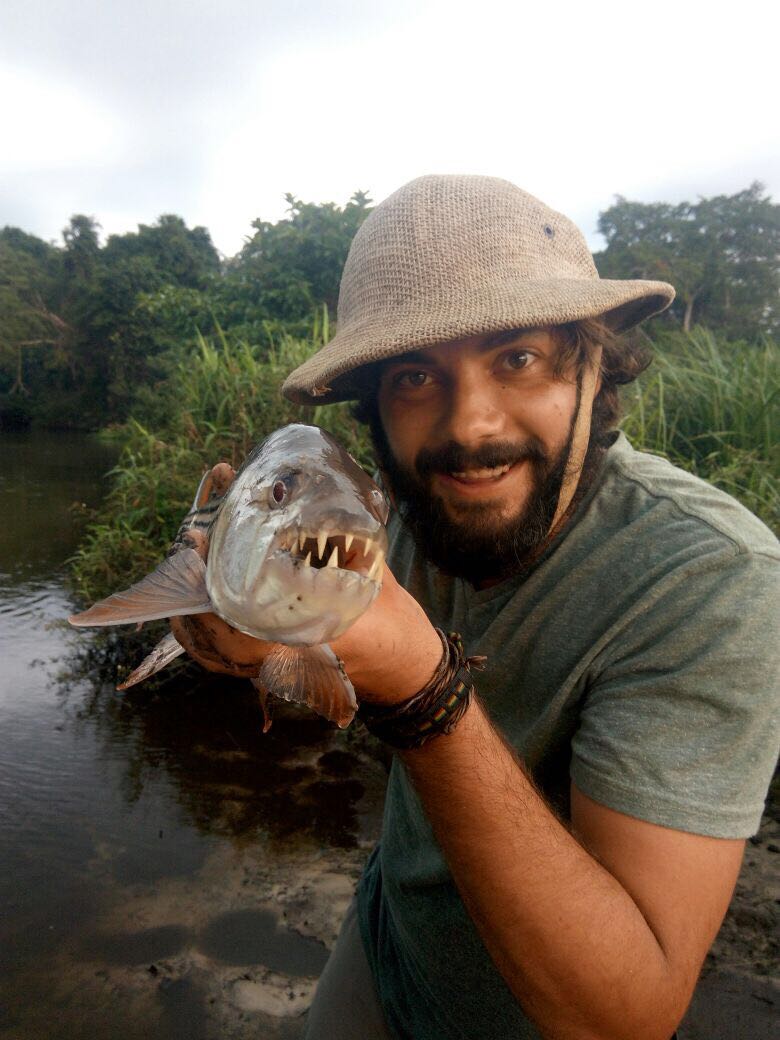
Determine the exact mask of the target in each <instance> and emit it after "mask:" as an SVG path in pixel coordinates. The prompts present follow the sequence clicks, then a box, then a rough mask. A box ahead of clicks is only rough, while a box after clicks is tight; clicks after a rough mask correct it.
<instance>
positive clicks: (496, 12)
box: [0, 0, 780, 253]
mask: <svg viewBox="0 0 780 1040" xmlns="http://www.w3.org/2000/svg"><path fill="white" fill-rule="evenodd" d="M626 11H627V8H626V7H625V4H624V3H617V2H615V0H601V3H596V4H588V5H583V4H581V3H580V4H577V3H569V2H559V3H557V4H554V5H549V6H548V7H546V8H542V7H541V6H533V5H525V4H517V3H515V2H509V0H505V2H501V0H480V2H479V3H474V2H473V0H469V2H468V3H465V2H460V0H450V2H449V3H444V2H443V0H419V2H418V3H416V4H412V2H411V0H398V2H396V3H394V4H392V5H391V4H389V3H387V4H375V5H365V4H361V3H358V2H356V0H328V2H325V0H322V2H320V3H315V2H312V0H309V2H299V3H295V2H292V0H266V2H264V3H262V4H258V3H256V2H255V0H225V2H223V3H222V4H220V5H216V4H214V3H212V2H210V0H208V2H206V0H167V2H161V0H157V2H156V3H151V2H148V0H136V3H134V4H132V5H130V4H126V5H120V6H118V5H113V4H106V3H104V2H102V0H80V2H78V3H75V4H74V3H72V2H64V0H27V2H26V3H24V4H21V3H19V0H5V4H4V5H3V8H2V10H1V11H0V68H5V69H6V76H12V77H16V79H15V80H14V82H15V83H16V84H17V86H16V87H14V88H13V90H14V93H13V94H12V95H11V96H12V97H14V98H15V99H18V102H17V107H16V109H15V110H14V112H13V114H12V115H11V116H10V117H7V118H10V119H11V120H12V122H11V123H10V126H9V128H8V130H7V134H6V135H5V136H4V140H5V141H11V142H12V144H13V147H12V148H10V149H6V150H5V155H6V156H8V155H9V154H10V155H11V156H12V158H11V159H10V160H7V159H2V160H0V170H2V173H3V177H4V186H5V188H6V190H5V192H4V197H5V201H4V205H3V210H2V212H0V222H2V221H4V220H9V221H11V222H16V221H21V218H22V216H23V217H24V219H25V221H27V220H28V219H31V220H32V221H33V222H32V223H26V224H25V226H26V227H27V229H28V230H33V231H36V232H37V233H41V228H43V227H46V228H57V229H58V228H59V227H60V226H62V224H64V223H65V221H66V220H67V217H68V216H69V215H70V213H71V212H74V211H75V210H83V211H86V212H89V213H95V214H96V215H97V216H98V219H100V220H101V221H102V222H103V223H104V226H106V227H110V229H111V230H121V228H120V227H119V226H117V222H120V221H122V220H126V219H127V220H130V221H131V225H130V226H132V225H134V224H135V223H137V222H138V221H144V222H149V221H152V220H154V219H155V218H156V216H158V215H159V214H160V213H161V212H178V213H181V215H182V216H184V217H185V219H187V220H188V221H189V222H190V223H201V224H205V225H206V226H207V227H209V228H210V229H211V231H212V233H213V237H214V239H215V241H216V243H217V244H218V246H219V247H220V248H221V249H222V250H223V251H224V252H226V253H232V252H234V251H235V250H236V249H238V248H239V247H240V245H241V242H242V239H243V237H244V236H245V235H247V234H249V233H250V231H251V228H250V224H251V221H252V219H253V218H255V217H263V218H264V219H277V218H278V217H280V216H281V215H282V214H283V212H284V209H285V203H284V193H285V192H287V191H290V192H293V193H294V194H296V195H297V196H299V197H301V198H303V199H305V200H306V201H327V200H332V201H336V202H339V203H342V204H343V203H344V202H346V200H347V199H348V197H349V196H350V194H351V193H352V192H353V191H354V190H356V189H358V188H361V189H365V190H368V191H370V193H371V195H372V197H373V198H374V199H375V200H379V199H381V198H382V197H384V196H385V195H387V194H388V193H389V192H391V191H393V190H394V189H395V188H397V187H398V186H400V184H402V183H403V182H404V181H406V180H408V179H410V178H411V177H414V176H417V175H419V174H421V173H428V172H436V171H440V172H447V171H450V172H475V173H490V174H494V175H498V176H504V177H507V178H508V179H510V180H513V181H515V182H516V183H518V184H520V185H521V186H522V187H524V188H526V189H527V190H529V191H531V192H533V193H534V194H537V195H539V196H540V197H541V198H543V199H544V200H545V201H546V202H548V203H549V204H550V205H553V206H555V207H557V208H559V209H562V210H563V211H564V212H567V213H568V214H569V215H571V216H572V217H574V218H576V219H579V220H580V221H581V222H582V223H583V230H585V231H586V234H589V235H592V234H593V231H594V229H595V221H596V214H597V212H598V209H599V208H603V207H604V206H605V205H608V204H609V202H610V201H611V198H612V196H613V195H614V194H615V193H618V192H619V193H622V194H624V195H627V196H629V197H635V198H643V199H652V198H662V197H665V196H664V192H668V191H672V190H680V191H683V190H685V191H687V192H688V195H689V196H694V195H696V194H699V193H701V194H714V193H716V192H721V191H731V190H738V188H739V187H744V186H746V185H747V184H748V183H749V182H750V181H751V180H753V179H755V178H756V177H757V176H758V177H759V178H762V179H764V180H765V181H766V182H767V184H768V187H769V188H770V190H774V191H777V190H780V162H779V161H778V160H777V158H776V156H777V154H778V152H780V149H778V147H777V145H778V122H777V120H776V117H775V114H774V111H773V103H772V99H773V96H774V92H775V88H774V73H773V69H774V65H775V62H774V54H773V50H774V40H775V39H776V32H774V31H772V23H773V22H774V23H775V24H776V23H777V15H776V14H774V13H773V11H774V8H772V7H771V6H770V5H768V4H761V3H759V2H757V0H743V2H742V3H741V5H740V8H739V11H738V12H736V11H735V12H732V17H731V18H730V20H729V21H728V22H725V21H722V20H719V18H718V17H717V14H716V13H714V12H711V13H710V15H708V16H707V17H706V18H704V17H702V15H701V10H700V8H699V7H698V5H684V4H679V3H678V4H673V3H671V2H669V0H657V3H656V4H655V5H654V6H653V8H652V9H647V10H646V11H639V10H638V9H637V10H636V11H634V12H633V14H632V16H631V17H632V20H631V21H630V22H629V21H627V16H626ZM3 63H4V64H3ZM20 77H21V79H22V80H23V82H21V81H20V79H19V78H20ZM20 82H21V85H19V84H20ZM4 96H8V95H5V94H4ZM37 127H44V128H45V129H46V132H45V133H43V134H41V133H39V132H38V131H37V129H36V128H37ZM47 142H48V143H47ZM48 144H51V147H49V146H48ZM772 156H775V158H774V159H773V158H772ZM46 169H48V170H49V171H50V174H49V180H48V181H47V180H46V178H45V177H44V176H43V174H44V171H45V170H46ZM32 174H35V176H34V177H32ZM675 186H676V187H675ZM33 190H34V191H35V193H36V194H35V198H31V197H29V193H30V192H32V191H33ZM20 200H23V203H24V204H23V205H20ZM53 200H56V202H57V204H58V205H61V206H62V211H61V212H60V215H59V216H58V217H57V218H56V223H54V224H51V223H48V222H49V221H51V220H52V219H53V218H52V217H51V212H52V205H53ZM36 214H37V216H36ZM48 233H49V234H51V233H53V232H52V231H49V232H48Z"/></svg>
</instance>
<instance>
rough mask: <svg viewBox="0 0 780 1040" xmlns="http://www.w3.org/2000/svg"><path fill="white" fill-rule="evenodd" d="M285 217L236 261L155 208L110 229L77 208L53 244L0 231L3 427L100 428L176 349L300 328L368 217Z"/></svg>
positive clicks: (312, 209)
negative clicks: (221, 332)
mask: <svg viewBox="0 0 780 1040" xmlns="http://www.w3.org/2000/svg"><path fill="white" fill-rule="evenodd" d="M287 202H288V206H289V210H288V216H287V217H286V218H285V219H284V220H280V221H277V222H276V223H275V224H271V223H269V222H267V221H261V220H256V221H254V223H253V225H252V228H253V232H252V235H251V237H249V238H248V239H247V242H246V244H245V246H244V247H243V249H242V250H241V251H240V252H239V253H238V254H237V256H235V257H233V258H232V259H229V260H225V259H220V257H219V255H218V253H217V251H216V249H215V248H214V246H213V245H212V242H211V237H210V235H209V233H208V231H207V230H206V228H203V227H196V228H188V227H187V226H186V224H185V222H184V221H183V220H182V218H181V217H178V216H173V215H164V216H161V217H160V218H159V220H158V221H157V223H155V224H153V225H149V226H147V225H143V224H142V225H140V226H139V228H138V231H137V232H133V233H129V234H125V235H110V236H109V238H108V240H107V242H106V243H105V244H103V245H101V243H100V240H99V224H98V223H97V222H96V221H95V219H94V218H93V217H88V216H84V215H77V216H74V217H72V218H71V220H70V222H69V224H68V226H67V227H66V228H65V230H64V231H63V234H62V237H63V244H62V246H61V247H60V246H55V245H51V244H49V243H46V242H43V241H41V240H40V239H38V238H36V237H35V236H34V235H28V234H26V233H25V232H24V231H21V230H19V229H18V228H12V227H6V228H2V229H0V427H2V426H3V425H4V424H5V425H8V426H11V425H17V426H18V425H25V424H27V423H30V422H35V423H38V424H40V425H45V426H49V427H54V428H57V427H69V426H72V427H78V428H86V429H96V428H98V427H100V426H105V425H106V424H107V423H111V422H123V421H125V420H126V419H127V418H128V417H129V416H130V415H133V414H136V412H137V405H138V398H139V395H143V394H144V393H145V392H146V391H147V390H148V389H149V388H152V389H155V390H156V389H157V388H158V387H159V385H160V383H161V380H162V379H164V377H165V373H166V372H167V371H169V369H170V363H171V360H172V358H171V355H172V354H173V355H176V353H177V351H178V348H179V347H181V346H186V345H189V346H190V347H191V348H192V349H193V350H194V349H196V345H197V337H198V334H201V335H205V336H211V335H213V334H215V333H216V331H217V329H218V328H221V329H225V330H228V329H229V330H230V332H231V335H232V336H233V337H237V338H240V339H246V340H248V341H250V342H252V343H254V344H257V345H258V346H259V347H260V348H263V349H266V350H267V349H270V348H271V346H272V343H273V341H274V340H275V338H276V337H277V336H278V335H279V334H280V333H282V332H287V333H289V334H292V335H298V336H305V335H307V334H308V330H309V328H310V326H311V321H312V315H313V313H314V312H315V311H316V310H317V308H318V307H320V306H321V305H322V304H326V305H327V306H329V307H330V308H331V310H333V309H335V302H336V298H337V295H338V283H339V276H340V273H341V268H342V267H343V265H344V261H345V259H346V256H347V251H348V249H349V245H350V242H351V241H352V238H353V237H354V235H355V232H356V231H357V229H358V227H359V226H360V224H361V222H362V221H363V220H364V219H365V217H366V214H367V213H368V212H369V202H370V200H369V199H368V197H367V196H366V195H365V194H364V193H362V192H357V193H356V194H355V195H354V196H353V197H352V199H351V200H350V201H349V202H348V203H347V204H346V206H344V207H343V208H342V207H339V206H336V205H334V204H333V203H325V204H323V205H315V204H313V203H304V202H301V201H300V200H298V199H295V198H293V197H292V196H291V195H288V196H287Z"/></svg>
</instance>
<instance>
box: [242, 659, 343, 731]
mask: <svg viewBox="0 0 780 1040" xmlns="http://www.w3.org/2000/svg"><path fill="white" fill-rule="evenodd" d="M259 681H260V684H261V685H262V686H264V687H265V688H266V689H267V690H268V692H269V693H273V694H274V695H275V696H276V697H282V698H283V699H284V700H286V701H297V702H298V703H299V704H307V705H308V706H309V707H310V708H313V709H314V711H316V712H317V713H318V714H320V715H324V716H325V718H326V719H329V720H330V721H331V722H335V723H336V725H337V726H339V728H340V729H344V727H345V726H348V725H349V724H350V722H351V721H352V719H353V718H354V717H355V712H356V711H357V699H356V697H355V688H354V687H353V685H352V683H351V682H350V681H349V678H348V676H347V674H346V672H345V671H344V669H343V668H342V666H341V662H340V661H339V659H338V657H336V655H335V654H334V653H333V651H332V650H331V648H330V647H329V646H328V644H327V643H323V644H322V645H321V646H283V645H281V644H280V645H278V646H277V647H275V648H274V649H273V650H272V651H271V653H270V654H269V655H268V657H266V659H265V660H264V661H263V666H262V668H261V669H260V675H259Z"/></svg>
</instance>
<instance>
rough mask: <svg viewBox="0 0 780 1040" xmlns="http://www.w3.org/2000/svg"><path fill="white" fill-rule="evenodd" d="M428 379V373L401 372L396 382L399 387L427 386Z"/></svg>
mask: <svg viewBox="0 0 780 1040" xmlns="http://www.w3.org/2000/svg"><path fill="white" fill-rule="evenodd" d="M427 379H428V373H427V372H400V373H399V374H398V375H397V376H396V377H395V382H396V384H397V385H398V386H425V383H426V381H427Z"/></svg>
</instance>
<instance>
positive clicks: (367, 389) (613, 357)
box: [352, 318, 652, 441]
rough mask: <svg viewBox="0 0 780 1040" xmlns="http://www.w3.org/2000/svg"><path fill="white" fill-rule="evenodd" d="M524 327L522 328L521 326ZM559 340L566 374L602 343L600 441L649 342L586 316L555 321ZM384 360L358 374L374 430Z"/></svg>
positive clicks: (362, 404) (366, 417)
mask: <svg viewBox="0 0 780 1040" xmlns="http://www.w3.org/2000/svg"><path fill="white" fill-rule="evenodd" d="M518 331H520V330H518ZM551 331H552V334H553V336H554V337H555V339H556V340H557V345H558V353H557V356H556V358H555V368H554V371H555V374H556V376H558V377H560V378H563V374H564V372H565V371H567V370H568V369H570V368H571V367H572V366H576V370H577V371H579V369H580V367H581V366H582V365H583V364H584V362H585V360H586V359H587V357H588V355H589V354H590V353H591V351H593V350H594V348H595V347H597V346H600V347H601V351H602V353H601V365H600V368H601V388H600V390H599V392H598V394H597V395H596V398H595V400H594V402H593V422H592V428H593V432H594V436H595V437H596V439H597V440H598V441H604V440H607V439H608V438H609V434H610V433H611V432H612V431H613V430H614V429H615V428H616V426H617V424H618V421H619V419H620V416H621V407H620V396H619V389H618V388H619V387H621V386H623V385H625V384H626V383H631V382H633V381H634V380H635V379H636V378H637V377H638V376H639V375H641V373H642V372H644V370H645V369H646V368H647V366H648V365H649V364H650V362H651V361H652V354H651V352H650V350H649V349H648V347H647V346H645V344H644V343H643V342H641V341H640V340H639V338H638V337H637V336H636V335H634V336H631V335H623V336H619V335H616V334H615V333H614V332H613V331H612V329H610V328H609V326H608V325H606V324H605V323H604V322H603V321H600V320H599V319H598V318H583V319H581V320H580V321H571V322H568V323H567V324H566V325H554V326H552V328H551ZM381 371H382V362H375V363H374V364H369V365H365V366H364V367H363V368H362V369H361V370H360V371H359V372H358V373H357V374H356V383H357V387H358V398H357V400H356V401H355V403H354V404H353V406H352V414H353V416H354V417H355V419H357V420H358V422H361V423H365V424H367V425H368V426H370V427H371V428H372V430H374V429H375V428H376V423H377V419H378V409H377V391H378V389H379V378H380V375H381Z"/></svg>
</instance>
